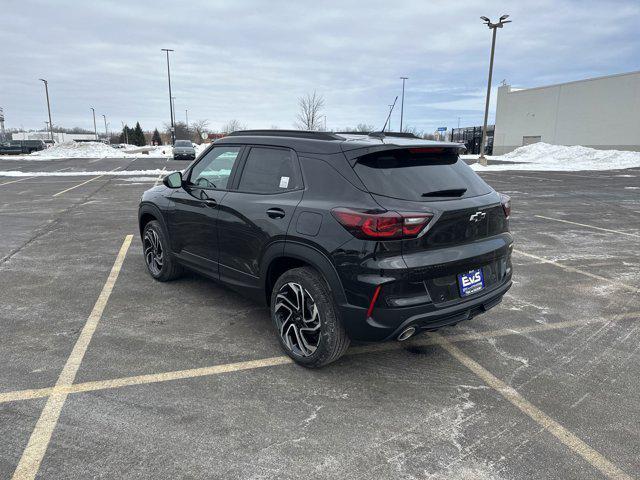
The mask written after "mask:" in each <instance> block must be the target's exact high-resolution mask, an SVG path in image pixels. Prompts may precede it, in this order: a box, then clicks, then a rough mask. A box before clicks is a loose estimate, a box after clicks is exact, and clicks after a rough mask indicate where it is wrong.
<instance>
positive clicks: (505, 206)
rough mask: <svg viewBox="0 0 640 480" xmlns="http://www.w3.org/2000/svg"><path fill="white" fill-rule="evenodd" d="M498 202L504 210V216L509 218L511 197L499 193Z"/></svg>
mask: <svg viewBox="0 0 640 480" xmlns="http://www.w3.org/2000/svg"><path fill="white" fill-rule="evenodd" d="M500 203H501V204H502V210H504V216H505V217H507V218H509V217H510V216H511V197H510V196H509V195H505V194H504V193H501V194H500Z"/></svg>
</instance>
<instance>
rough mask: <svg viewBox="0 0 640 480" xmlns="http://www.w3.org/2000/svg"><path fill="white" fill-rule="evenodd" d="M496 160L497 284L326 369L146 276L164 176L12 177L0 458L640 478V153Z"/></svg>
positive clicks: (151, 473)
mask: <svg viewBox="0 0 640 480" xmlns="http://www.w3.org/2000/svg"><path fill="white" fill-rule="evenodd" d="M185 165H186V163H183V162H174V161H167V160H166V159H159V158H141V159H136V160H131V159H102V160H83V159H68V160H56V161H47V162H29V161H10V160H3V159H0V170H21V171H34V172H35V171H56V170H58V171H65V170H66V171H80V170H82V171H108V170H113V169H116V168H120V169H122V170H144V169H162V168H166V169H167V170H169V171H171V170H174V169H179V168H184V166H185ZM483 177H484V178H485V180H487V181H488V182H489V183H490V184H491V185H492V186H494V188H496V189H497V190H499V191H501V192H504V193H507V194H509V195H510V196H511V197H512V199H513V210H514V211H513V217H512V223H511V227H512V231H513V232H514V236H515V239H516V247H515V248H516V251H515V253H514V280H515V281H514V286H513V288H512V289H511V290H510V292H509V293H508V294H507V295H506V297H505V299H504V301H503V303H502V304H501V305H499V306H498V307H496V308H495V309H493V310H491V311H490V312H489V313H487V314H486V315H483V316H480V317H476V318H474V319H473V320H471V321H470V322H467V323H462V324H459V325H458V326H456V327H452V328H447V329H444V330H442V331H440V332H439V333H438V334H432V335H425V336H420V337H417V338H415V339H413V340H411V341H409V342H405V343H402V344H398V343H388V344H382V345H357V346H353V347H352V348H351V349H350V351H349V352H348V353H347V355H346V356H345V357H343V358H342V359H341V360H340V361H338V362H336V363H335V364H332V365H330V366H329V367H327V368H324V369H321V370H316V371H310V370H306V369H304V368H301V367H298V366H296V365H294V364H292V363H291V362H290V361H289V360H288V358H287V357H284V356H283V354H282V352H281V350H280V348H279V345H278V342H277V339H276V337H275V334H274V332H273V330H272V325H271V321H270V319H269V315H268V312H267V311H266V309H264V308H262V307H260V306H258V305H255V304H253V303H250V302H249V301H247V300H245V299H244V298H242V297H240V296H239V295H237V294H235V293H234V292H232V291H230V290H228V289H226V288H223V287H221V286H219V285H216V284H215V283H214V282H211V281H209V280H206V279H203V278H201V277H198V276H196V275H188V276H186V277H185V278H183V279H180V280H178V281H175V282H172V283H165V284H161V283H157V282H154V281H153V280H152V279H151V278H150V277H149V276H148V275H147V273H146V271H145V266H144V261H143V258H142V255H141V243H140V240H139V236H138V233H137V224H136V222H137V217H136V212H137V203H138V200H139V197H140V194H141V193H142V192H143V191H144V190H145V189H147V188H149V187H151V186H152V185H153V184H154V182H155V181H156V180H154V179H152V178H149V177H147V178H145V177H141V178H137V177H133V178H127V177H110V176H97V175H93V176H73V177H50V176H42V177H19V178H15V177H0V230H1V235H0V292H2V293H1V296H2V302H1V304H0V324H1V325H2V330H1V331H2V336H1V338H2V340H1V342H0V363H1V365H2V368H1V369H0V438H1V439H2V441H1V442H0V478H11V477H12V476H14V472H16V473H15V477H14V478H33V476H34V475H35V474H37V475H38V477H39V478H55V479H64V478H74V479H76V478H150V479H151V478H153V479H156V478H220V479H232V478H239V479H240V478H242V479H245V478H252V479H263V478H278V479H298V478H341V479H361V478H366V479H382V478H406V479H411V478H433V479H440V478H442V479H444V478H456V479H467V478H469V479H472V478H473V479H477V478H480V479H482V478H505V479H537V478H540V479H543V478H564V479H569V478H576V479H578V478H579V479H591V478H594V479H597V478H633V477H640V462H639V461H638V459H639V458H640V395H639V388H640V373H639V372H640V351H639V345H640V328H639V326H640V268H639V267H640V248H639V247H640V190H639V189H638V188H639V187H640V169H631V170H624V171H603V172H490V173H484V174H483ZM129 235H132V237H129Z"/></svg>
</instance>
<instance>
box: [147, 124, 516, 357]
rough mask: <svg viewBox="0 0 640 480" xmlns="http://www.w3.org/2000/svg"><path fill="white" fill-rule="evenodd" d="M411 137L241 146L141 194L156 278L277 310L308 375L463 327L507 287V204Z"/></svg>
mask: <svg viewBox="0 0 640 480" xmlns="http://www.w3.org/2000/svg"><path fill="white" fill-rule="evenodd" d="M459 151H460V145H458V144H455V143H446V142H430V141H428V140H422V139H420V138H417V137H414V136H412V135H410V134H399V133H398V134H386V133H385V134H384V135H383V134H370V135H368V134H353V133H348V134H331V133H322V132H300V131H259V130H257V131H244V132H234V133H232V134H231V135H229V136H226V137H224V138H223V139H221V140H218V141H216V142H215V143H213V144H212V145H211V146H210V147H209V148H208V149H207V150H205V151H204V152H203V153H202V155H201V156H200V158H199V159H198V161H196V162H193V163H192V164H191V165H190V166H189V167H188V168H186V169H185V170H184V171H183V172H174V173H171V174H169V175H167V176H166V177H165V178H164V181H163V185H162V186H158V187H155V188H152V189H150V190H147V191H146V192H145V193H144V195H143V196H142V199H141V203H140V209H139V217H138V218H139V222H140V223H139V225H140V234H141V236H142V241H143V251H144V258H145V261H146V263H147V268H148V271H149V273H150V275H151V276H152V277H153V278H155V279H156V280H159V281H167V280H171V279H174V278H176V277H178V276H179V275H180V273H181V272H182V270H183V269H184V268H189V269H192V270H195V271H197V272H200V273H202V274H204V275H207V276H209V277H211V278H214V279H216V280H219V281H221V282H222V283H225V284H227V285H229V286H231V287H233V288H234V289H237V290H239V291H241V292H242V293H244V294H246V295H248V296H250V297H252V298H255V299H257V300H260V301H262V302H264V303H266V304H268V305H269V306H270V308H271V317H272V319H273V323H274V327H275V331H276V332H277V335H278V337H279V340H280V344H281V345H282V348H283V349H284V351H285V352H286V353H287V354H288V355H289V356H290V357H291V358H293V359H294V360H295V361H296V362H298V363H299V364H301V365H304V366H307V367H320V366H322V365H326V364H327V363H330V362H332V361H334V360H336V359H337V358H338V357H339V356H340V355H342V354H343V353H344V351H345V350H346V348H347V346H348V345H349V342H350V341H351V340H353V341H365V342H373V341H384V340H399V341H403V340H406V339H407V338H409V337H411V336H413V335H414V334H417V333H419V332H422V331H429V330H436V329H438V328H440V327H443V326H446V325H454V324H456V323H458V322H461V321H466V320H469V319H471V318H473V317H475V316H476V315H479V314H481V313H484V312H486V311H487V310H489V309H490V308H492V307H494V306H495V305H497V304H498V303H499V302H500V300H501V299H502V296H503V295H504V294H505V293H506V292H507V290H509V288H510V287H511V275H512V272H511V268H512V266H511V251H512V244H513V238H512V236H511V234H510V233H509V215H510V212H511V203H510V199H509V197H507V196H506V195H502V194H499V193H497V192H496V191H495V190H493V188H491V187H490V186H489V185H487V184H486V183H485V182H484V181H483V180H482V178H480V177H479V176H478V175H477V174H476V173H475V172H474V171H473V170H472V169H471V168H470V167H469V166H468V165H467V164H466V163H465V162H464V161H463V160H461V159H460V157H459Z"/></svg>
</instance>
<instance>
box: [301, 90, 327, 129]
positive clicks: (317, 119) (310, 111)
mask: <svg viewBox="0 0 640 480" xmlns="http://www.w3.org/2000/svg"><path fill="white" fill-rule="evenodd" d="M298 106H299V107H300V112H299V113H298V116H297V117H296V118H297V119H298V120H297V122H296V127H298V128H299V129H300V130H320V129H321V128H322V122H321V119H322V115H321V114H320V112H321V111H322V108H323V107H324V97H323V96H322V95H318V94H317V93H316V92H315V90H314V92H313V93H312V94H311V93H307V94H306V95H305V96H304V97H300V98H298Z"/></svg>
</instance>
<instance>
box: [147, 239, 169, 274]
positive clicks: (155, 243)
mask: <svg viewBox="0 0 640 480" xmlns="http://www.w3.org/2000/svg"><path fill="white" fill-rule="evenodd" d="M143 247H144V259H145V261H146V262H147V267H148V268H149V271H151V273H152V274H153V275H154V276H157V275H160V271H161V270H162V265H163V261H164V252H163V250H162V244H161V243H160V238H159V237H158V233H157V232H156V231H155V230H154V229H153V228H149V229H148V230H147V231H146V232H145V234H144V242H143Z"/></svg>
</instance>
